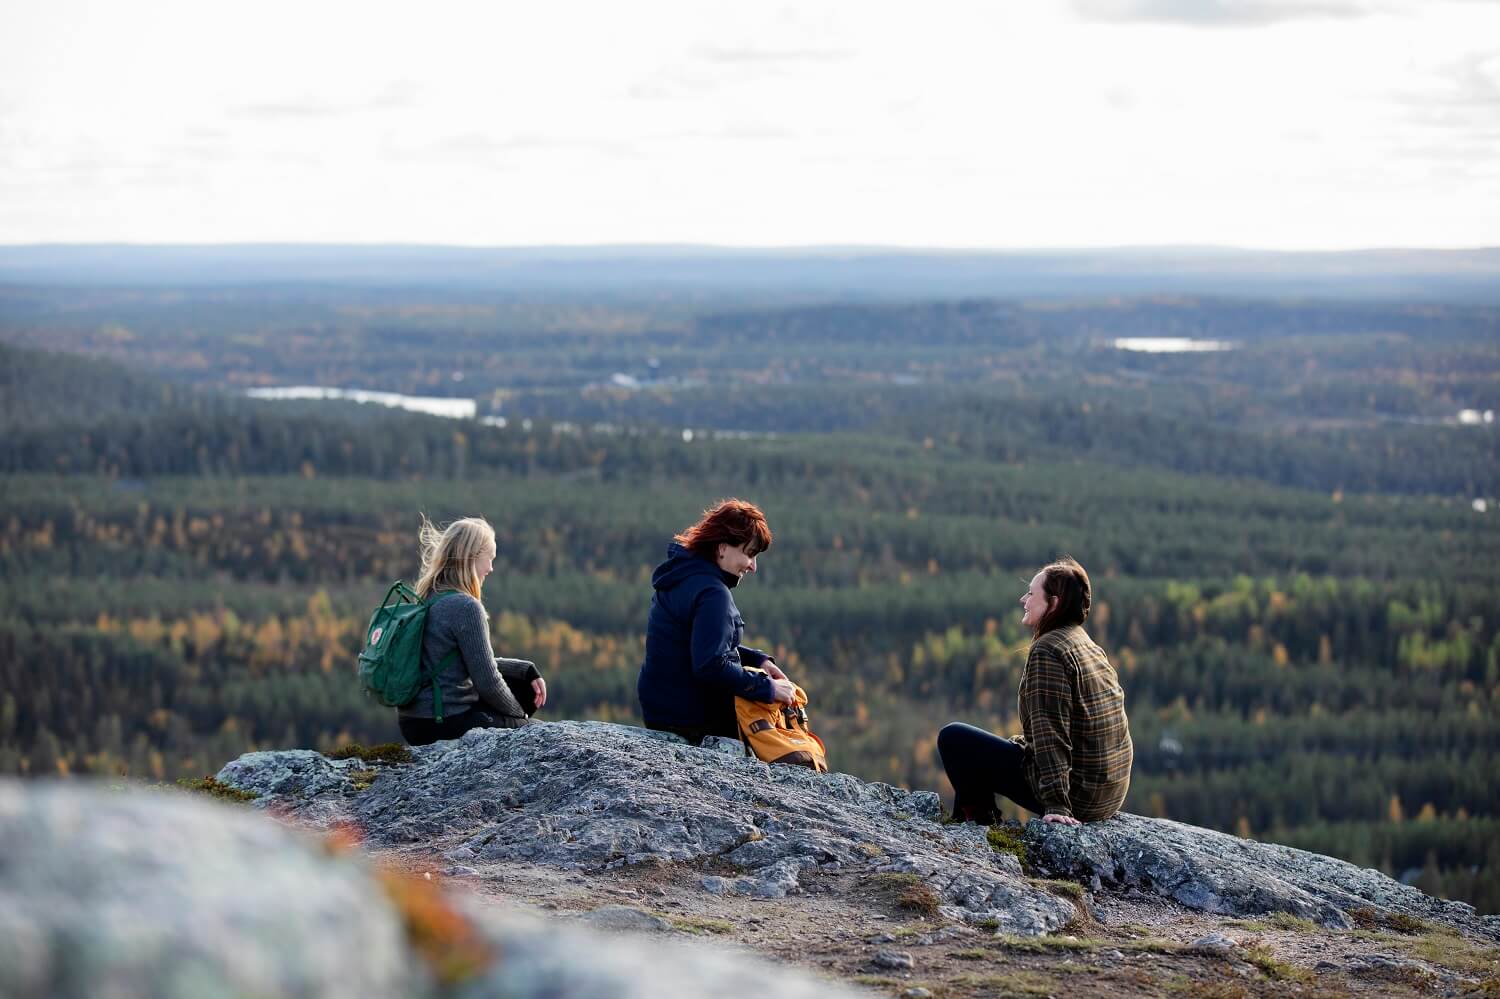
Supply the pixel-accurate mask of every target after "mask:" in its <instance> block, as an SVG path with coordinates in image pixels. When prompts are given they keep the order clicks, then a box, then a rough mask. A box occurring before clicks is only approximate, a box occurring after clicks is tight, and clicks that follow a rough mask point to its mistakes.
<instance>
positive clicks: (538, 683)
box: [531, 677, 547, 711]
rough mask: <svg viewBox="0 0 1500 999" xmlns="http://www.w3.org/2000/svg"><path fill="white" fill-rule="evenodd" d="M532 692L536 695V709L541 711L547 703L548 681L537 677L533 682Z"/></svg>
mask: <svg viewBox="0 0 1500 999" xmlns="http://www.w3.org/2000/svg"><path fill="white" fill-rule="evenodd" d="M531 690H532V692H533V693H535V694H536V707H537V710H538V711H540V710H541V709H542V705H544V704H546V703H547V681H546V680H543V679H542V678H541V677H537V678H536V679H535V680H532V681H531Z"/></svg>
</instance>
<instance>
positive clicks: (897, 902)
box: [864, 872, 942, 916]
mask: <svg viewBox="0 0 1500 999" xmlns="http://www.w3.org/2000/svg"><path fill="white" fill-rule="evenodd" d="M864 887H865V890H866V892H868V893H869V894H870V895H871V896H873V897H874V898H875V899H877V900H879V901H881V902H884V903H885V904H886V905H890V906H894V907H895V908H898V909H901V910H904V911H906V912H915V913H917V914H919V915H923V916H931V915H934V914H935V913H936V912H937V911H938V906H939V905H941V904H942V899H940V898H939V897H938V894H937V892H935V891H933V890H932V889H931V888H930V887H928V885H927V883H926V882H925V881H923V880H922V879H921V878H919V877H917V875H915V874H907V873H903V874H898V873H890V872H883V873H880V874H872V875H871V876H870V877H868V878H866V879H865V883H864Z"/></svg>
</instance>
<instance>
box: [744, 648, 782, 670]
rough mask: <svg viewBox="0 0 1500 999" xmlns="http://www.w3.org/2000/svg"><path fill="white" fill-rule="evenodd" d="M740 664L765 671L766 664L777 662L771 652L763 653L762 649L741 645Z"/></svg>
mask: <svg viewBox="0 0 1500 999" xmlns="http://www.w3.org/2000/svg"><path fill="white" fill-rule="evenodd" d="M740 662H741V663H742V664H743V665H745V666H751V667H754V668H755V669H764V668H765V665H766V663H768V662H775V660H774V659H773V658H772V656H771V653H769V652H762V651H761V650H760V649H752V648H750V646H748V645H741V646H740Z"/></svg>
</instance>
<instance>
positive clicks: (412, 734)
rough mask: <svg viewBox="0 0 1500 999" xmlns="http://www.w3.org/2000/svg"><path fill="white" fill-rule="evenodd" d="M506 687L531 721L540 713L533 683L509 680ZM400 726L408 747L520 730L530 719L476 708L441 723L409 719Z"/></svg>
mask: <svg viewBox="0 0 1500 999" xmlns="http://www.w3.org/2000/svg"><path fill="white" fill-rule="evenodd" d="M505 685H506V686H507V687H509V688H510V692H511V693H512V694H515V695H516V700H517V701H519V702H520V703H521V710H523V711H525V712H526V718H527V719H529V718H530V717H531V716H532V715H534V714H536V691H534V690H532V689H531V681H529V680H512V679H511V678H510V677H506V678H505ZM396 724H397V725H398V726H399V727H400V728H401V738H403V739H405V740H406V744H407V745H408V746H430V745H432V744H433V743H434V742H437V741H439V740H442V739H457V738H458V737H459V736H461V735H463V734H464V733H465V732H467V731H469V730H470V729H473V728H520V727H521V726H522V725H525V724H526V720H525V719H520V718H507V717H505V716H504V715H500V714H497V713H496V712H494V711H491V710H490V709H489V708H484V707H472V708H470V709H469V710H467V711H464V712H461V713H460V714H456V715H453V714H450V715H446V716H445V717H444V718H443V720H442V721H441V722H438V721H435V720H434V719H432V718H417V717H414V716H408V717H403V718H397V719H396Z"/></svg>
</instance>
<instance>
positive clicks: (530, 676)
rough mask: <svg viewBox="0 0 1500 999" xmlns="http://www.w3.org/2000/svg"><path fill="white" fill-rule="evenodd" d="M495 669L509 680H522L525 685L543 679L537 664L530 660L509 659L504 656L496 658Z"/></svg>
mask: <svg viewBox="0 0 1500 999" xmlns="http://www.w3.org/2000/svg"><path fill="white" fill-rule="evenodd" d="M495 668H496V669H498V670H499V671H500V675H501V676H503V677H505V678H506V679H507V680H520V681H522V682H524V683H530V682H531V681H532V680H540V679H541V677H542V671H541V670H539V669H537V668H536V663H534V662H532V661H531V660H530V659H507V658H505V657H504V656H496V657H495Z"/></svg>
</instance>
